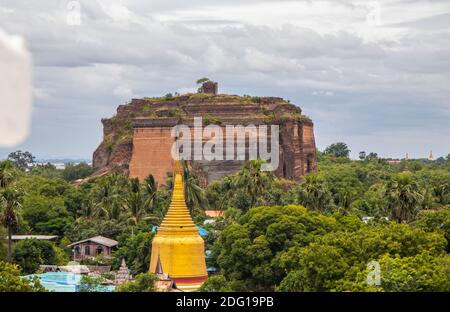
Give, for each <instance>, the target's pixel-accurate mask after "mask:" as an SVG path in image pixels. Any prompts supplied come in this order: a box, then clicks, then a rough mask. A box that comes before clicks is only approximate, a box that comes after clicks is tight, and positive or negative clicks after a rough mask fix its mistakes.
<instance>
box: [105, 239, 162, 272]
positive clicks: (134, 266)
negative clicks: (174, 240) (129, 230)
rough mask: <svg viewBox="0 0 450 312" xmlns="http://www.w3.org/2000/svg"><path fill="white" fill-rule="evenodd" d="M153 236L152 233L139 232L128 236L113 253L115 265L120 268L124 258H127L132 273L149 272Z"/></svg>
mask: <svg viewBox="0 0 450 312" xmlns="http://www.w3.org/2000/svg"><path fill="white" fill-rule="evenodd" d="M152 238H153V234H152V233H138V234H135V235H134V236H130V237H128V238H127V239H126V240H125V242H123V243H121V244H120V245H119V248H118V249H117V250H116V251H115V252H114V253H113V257H114V258H113V266H114V267H115V268H119V267H120V263H121V261H122V259H125V260H126V262H127V264H128V266H129V268H130V271H131V274H133V275H136V274H139V273H144V272H148V268H149V265H150V253H151V246H152Z"/></svg>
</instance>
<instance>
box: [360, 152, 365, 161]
mask: <svg viewBox="0 0 450 312" xmlns="http://www.w3.org/2000/svg"><path fill="white" fill-rule="evenodd" d="M359 159H361V160H364V159H366V152H364V151H362V152H359Z"/></svg>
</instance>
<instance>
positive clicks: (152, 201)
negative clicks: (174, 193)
mask: <svg viewBox="0 0 450 312" xmlns="http://www.w3.org/2000/svg"><path fill="white" fill-rule="evenodd" d="M144 197H145V207H147V211H148V212H153V210H154V209H155V207H157V206H158V204H159V198H158V182H156V180H155V178H154V177H153V175H149V176H148V177H147V178H145V180H144Z"/></svg>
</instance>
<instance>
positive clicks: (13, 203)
mask: <svg viewBox="0 0 450 312" xmlns="http://www.w3.org/2000/svg"><path fill="white" fill-rule="evenodd" d="M20 196H21V194H20V192H19V190H18V189H17V188H15V187H14V186H9V187H7V188H5V189H4V190H3V191H2V192H1V194H0V204H1V207H2V212H1V214H0V222H1V223H2V225H3V226H4V227H6V228H7V229H8V262H9V263H11V262H12V258H11V255H12V253H11V239H12V233H13V231H14V230H15V229H16V228H17V226H18V224H19V208H20V207H21V204H20Z"/></svg>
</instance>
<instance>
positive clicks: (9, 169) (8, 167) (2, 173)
mask: <svg viewBox="0 0 450 312" xmlns="http://www.w3.org/2000/svg"><path fill="white" fill-rule="evenodd" d="M16 176H17V173H16V165H15V164H14V163H13V162H12V161H10V160H6V161H3V162H0V189H2V188H5V187H6V186H7V185H8V184H9V183H11V182H12V181H13V180H14V178H15V177H16Z"/></svg>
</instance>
